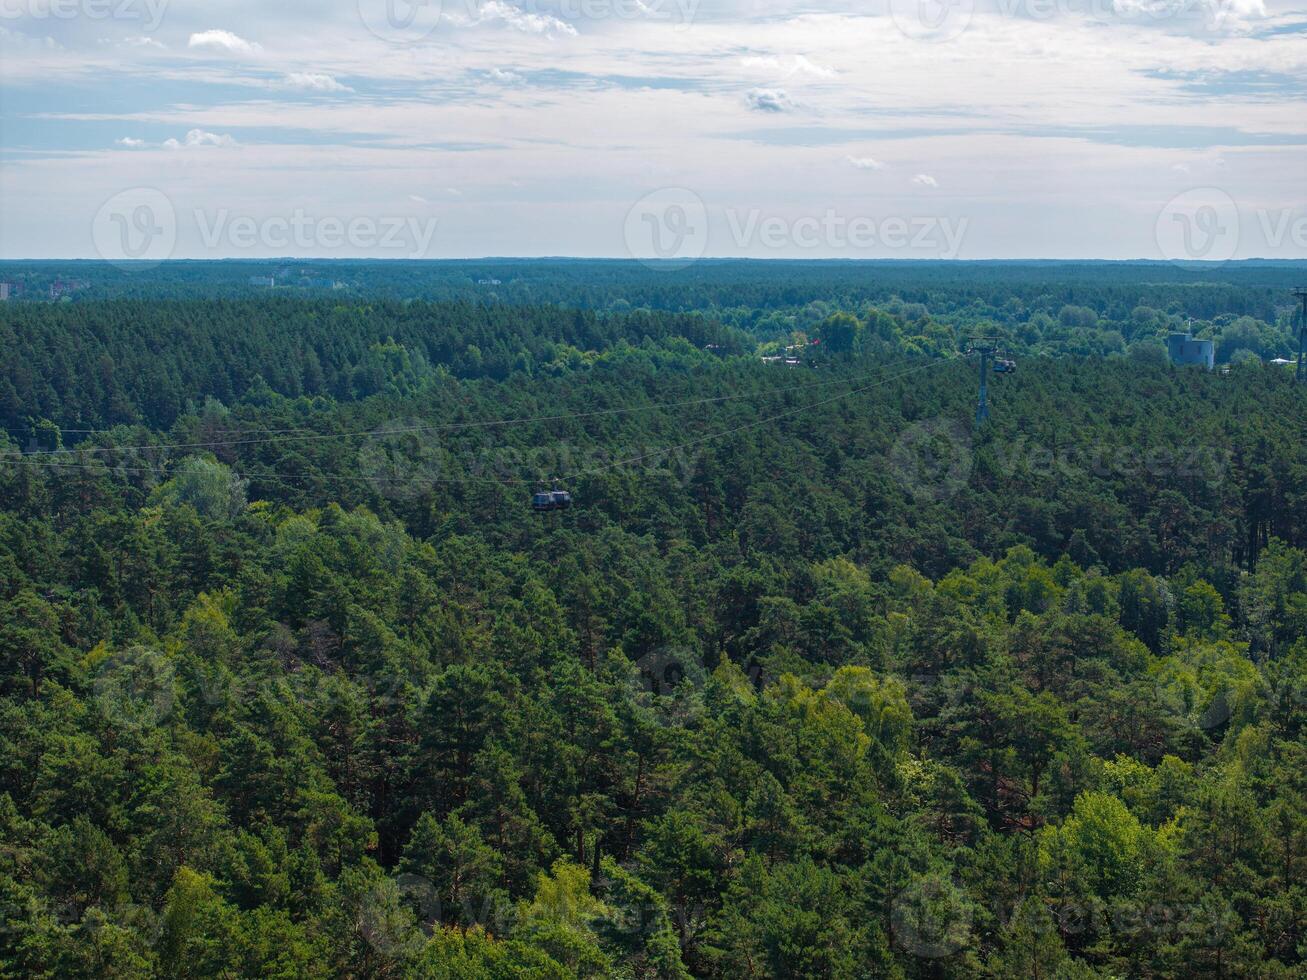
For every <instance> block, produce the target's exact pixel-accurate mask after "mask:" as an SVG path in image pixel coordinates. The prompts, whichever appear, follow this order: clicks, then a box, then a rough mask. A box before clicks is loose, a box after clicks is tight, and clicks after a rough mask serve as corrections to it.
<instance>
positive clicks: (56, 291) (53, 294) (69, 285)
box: [50, 279, 86, 299]
mask: <svg viewBox="0 0 1307 980" xmlns="http://www.w3.org/2000/svg"><path fill="white" fill-rule="evenodd" d="M85 286H86V283H85V282H83V281H82V280H80V279H56V280H55V281H54V282H52V283H50V298H51V299H63V297H65V296H71V295H72V294H73V293H74V292H76V291H77V290H79V289H83V288H85Z"/></svg>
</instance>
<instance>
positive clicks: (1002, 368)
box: [994, 357, 1017, 374]
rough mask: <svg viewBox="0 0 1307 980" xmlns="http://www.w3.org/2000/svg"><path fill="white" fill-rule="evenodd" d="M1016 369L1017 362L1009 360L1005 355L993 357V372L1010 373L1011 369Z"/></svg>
mask: <svg viewBox="0 0 1307 980" xmlns="http://www.w3.org/2000/svg"><path fill="white" fill-rule="evenodd" d="M1016 369H1017V362H1016V361H1012V360H1009V359H1008V358H1006V357H996V358H994V373H995V374H1011V373H1012V372H1013V371H1015V370H1016Z"/></svg>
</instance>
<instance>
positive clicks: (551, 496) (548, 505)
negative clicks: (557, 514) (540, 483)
mask: <svg viewBox="0 0 1307 980" xmlns="http://www.w3.org/2000/svg"><path fill="white" fill-rule="evenodd" d="M571 506H572V495H571V494H570V493H569V492H568V491H566V490H541V491H540V492H539V493H535V494H532V496H531V509H532V510H534V511H536V512H538V513H543V512H545V511H551V510H567V508H569V507H571Z"/></svg>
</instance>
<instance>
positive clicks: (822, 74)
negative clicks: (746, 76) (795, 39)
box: [740, 54, 838, 78]
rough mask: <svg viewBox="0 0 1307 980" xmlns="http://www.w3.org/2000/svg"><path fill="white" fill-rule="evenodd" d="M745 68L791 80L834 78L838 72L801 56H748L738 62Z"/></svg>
mask: <svg viewBox="0 0 1307 980" xmlns="http://www.w3.org/2000/svg"><path fill="white" fill-rule="evenodd" d="M740 63H741V64H743V65H744V67H745V68H762V69H764V70H766V71H771V72H776V73H777V74H779V75H780V76H781V77H782V78H791V77H793V76H794V75H811V76H813V77H814V78H834V77H835V76H836V75H837V74H838V72H836V71H835V69H834V68H828V67H826V66H825V65H819V64H817V63H816V62H815V61H810V60H809V59H808V58H806V57H804V56H803V55H801V54H796V55H795V56H794V57H793V58H789V59H785V58H778V57H776V56H775V55H770V54H769V55H749V56H748V57H746V58H742V59H741V61H740Z"/></svg>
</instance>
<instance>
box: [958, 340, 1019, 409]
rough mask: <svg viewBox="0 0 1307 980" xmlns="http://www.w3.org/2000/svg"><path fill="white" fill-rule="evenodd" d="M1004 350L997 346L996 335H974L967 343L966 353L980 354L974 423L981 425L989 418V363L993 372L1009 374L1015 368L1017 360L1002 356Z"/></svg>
mask: <svg viewBox="0 0 1307 980" xmlns="http://www.w3.org/2000/svg"><path fill="white" fill-rule="evenodd" d="M1005 353H1006V352H1005V351H1004V350H1003V348H1002V347H1001V346H999V340H998V338H997V337H974V338H972V340H971V343H970V344H968V345H967V354H968V355H970V354H979V355H980V396H979V398H978V399H977V401H976V425H983V424H984V423H985V420H986V419H988V418H989V372H990V368H991V365H992V367H993V371H994V373H995V374H1011V373H1012V372H1013V371H1015V370H1016V369H1017V362H1016V361H1013V360H1010V359H1009V358H1007V357H1005V356H1003V355H1004V354H1005Z"/></svg>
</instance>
